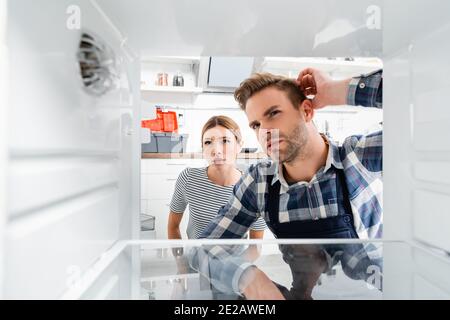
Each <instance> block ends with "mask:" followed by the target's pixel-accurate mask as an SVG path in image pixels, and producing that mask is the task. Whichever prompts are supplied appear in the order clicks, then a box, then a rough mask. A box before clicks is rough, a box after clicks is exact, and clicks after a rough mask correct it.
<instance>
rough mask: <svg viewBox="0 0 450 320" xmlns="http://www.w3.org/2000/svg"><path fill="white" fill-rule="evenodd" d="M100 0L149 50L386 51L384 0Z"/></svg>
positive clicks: (249, 52) (191, 52) (135, 44)
mask: <svg viewBox="0 0 450 320" xmlns="http://www.w3.org/2000/svg"><path fill="white" fill-rule="evenodd" d="M98 3H99V4H100V5H101V6H102V7H103V8H105V11H106V12H107V14H108V15H109V16H111V18H112V19H113V20H114V21H116V22H117V24H118V26H119V28H120V29H122V30H127V34H126V36H127V37H128V38H129V39H130V43H131V45H132V46H133V47H135V48H139V49H140V50H141V52H142V55H144V56H160V55H172V56H180V55H187V56H204V55H212V56H230V55H239V56H281V57H283V56H292V57H298V56H326V57H328V56H380V54H381V50H382V43H381V26H378V25H377V23H372V21H373V20H372V18H373V17H374V15H378V17H375V19H376V18H380V19H381V9H382V4H383V1H373V0H362V1H361V0H360V1H346V2H342V1H339V0H331V1H327V0H321V1H314V2H311V1H306V0H301V1H291V0H282V1H277V2H276V3H275V2H273V1H270V0H244V1H215V2H214V4H213V5H212V4H211V1H208V0H199V1H194V2H193V1H190V0H181V1H180V0H179V1H165V0H153V1H146V0H132V1H127V2H123V1H120V0H113V1H111V0H98ZM367 25H369V26H370V28H368V27H367ZM377 27H378V28H377Z"/></svg>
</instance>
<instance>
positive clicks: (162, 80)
mask: <svg viewBox="0 0 450 320" xmlns="http://www.w3.org/2000/svg"><path fill="white" fill-rule="evenodd" d="M167 79H168V76H167V73H164V72H160V73H158V75H157V79H156V85H158V86H167V85H169V83H168V80H167Z"/></svg>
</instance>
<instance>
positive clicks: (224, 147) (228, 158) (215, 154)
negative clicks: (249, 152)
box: [202, 126, 241, 166]
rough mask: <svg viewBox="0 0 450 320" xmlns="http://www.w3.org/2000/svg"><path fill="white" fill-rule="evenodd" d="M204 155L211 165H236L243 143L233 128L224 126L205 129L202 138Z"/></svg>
mask: <svg viewBox="0 0 450 320" xmlns="http://www.w3.org/2000/svg"><path fill="white" fill-rule="evenodd" d="M202 147H203V157H204V158H205V159H206V160H207V161H208V163H209V164H210V165H218V166H222V165H234V164H235V161H236V158H237V155H238V153H239V151H240V150H241V145H240V144H239V143H238V142H237V140H236V137H235V136H234V134H233V132H231V130H229V129H226V128H224V127H222V126H216V127H214V128H211V129H208V130H206V131H205V133H204V135H203V139H202Z"/></svg>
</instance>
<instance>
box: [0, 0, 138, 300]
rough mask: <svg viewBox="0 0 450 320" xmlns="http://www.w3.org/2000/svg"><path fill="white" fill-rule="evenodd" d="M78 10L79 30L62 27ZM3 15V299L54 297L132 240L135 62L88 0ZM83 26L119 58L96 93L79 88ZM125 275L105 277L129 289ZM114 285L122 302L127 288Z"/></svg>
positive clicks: (17, 5)
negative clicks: (107, 83)
mask: <svg viewBox="0 0 450 320" xmlns="http://www.w3.org/2000/svg"><path fill="white" fill-rule="evenodd" d="M74 6H75V9H73V8H74ZM70 8H71V9H70ZM77 9H79V13H80V18H81V20H80V22H81V24H80V26H81V29H69V28H68V27H67V24H66V23H67V20H68V19H69V17H70V15H71V14H73V12H74V11H73V10H75V11H76V10H77ZM68 10H69V11H68ZM7 19H8V20H7V32H6V36H7V38H6V43H7V49H8V56H9V70H10V72H9V74H8V77H7V79H8V82H7V83H8V91H9V101H8V107H7V112H8V115H7V116H8V126H7V130H8V131H7V134H8V142H7V143H8V144H7V148H6V150H5V151H6V154H7V198H6V206H7V207H6V209H7V210H6V216H5V217H2V218H4V219H5V223H4V225H3V230H4V234H3V233H2V236H3V247H2V251H1V252H2V253H3V257H2V258H3V260H2V262H3V265H2V268H3V277H2V282H3V285H2V297H3V298H8V299H9V298H39V299H46V298H52V299H53V298H59V297H62V296H63V295H64V294H66V295H67V293H68V292H69V291H70V290H69V289H73V288H72V287H71V284H73V281H74V277H77V276H79V277H81V276H83V275H84V274H86V273H88V272H89V268H90V267H91V266H92V265H93V264H94V263H95V262H98V261H99V260H101V258H102V255H103V254H104V252H105V251H107V250H108V249H110V248H112V247H114V245H115V244H116V243H117V241H118V240H120V239H131V238H133V237H134V236H137V235H138V229H137V228H138V219H139V209H138V206H139V155H140V150H139V149H140V145H139V140H138V136H136V134H135V133H134V132H137V129H138V126H137V125H136V123H138V120H136V119H139V105H138V102H137V101H139V99H138V98H139V92H138V90H136V89H138V86H136V87H134V86H135V85H138V84H139V82H138V79H139V70H138V69H139V62H138V59H136V58H135V57H134V56H133V54H132V52H131V51H129V50H128V49H127V48H126V47H125V46H124V39H123V38H122V37H121V34H120V32H119V31H118V30H117V29H116V28H115V26H114V25H113V24H112V23H111V21H110V20H109V19H108V17H107V16H106V15H105V14H104V12H103V11H102V10H101V8H100V7H99V6H98V5H97V4H96V2H95V1H87V0H86V1H83V0H81V1H73V0H70V1H51V0H47V1H25V0H22V1H20V0H19V1H17V0H14V1H8V2H7ZM83 30H85V31H87V32H94V33H93V34H94V35H95V36H98V37H99V38H100V39H102V40H103V41H104V42H105V43H106V44H107V45H108V46H110V47H111V49H112V50H113V51H114V53H115V56H116V59H117V66H118V68H117V74H118V80H117V86H116V88H115V89H113V90H112V91H110V92H108V93H106V94H104V95H102V96H94V95H91V94H88V93H87V92H86V91H85V90H84V88H83V85H82V80H81V76H80V70H79V65H78V61H77V51H78V45H79V41H80V36H81V32H82V31H83ZM136 195H137V196H136ZM0 244H1V242H0ZM112 265H114V263H112ZM130 267H131V266H130ZM124 270H125V268H123V263H121V268H120V271H116V272H114V271H109V272H111V274H113V275H114V277H118V278H119V279H120V281H118V282H117V283H123V282H124V279H128V280H127V281H125V283H126V284H127V285H128V286H129V287H130V286H131V281H130V276H131V272H129V270H128V271H124ZM116 287H117V286H110V289H111V290H115V289H114V288H116ZM121 289H122V290H121V292H120V294H121V297H129V295H130V291H131V287H130V288H127V287H126V286H123V285H122V287H121ZM105 290H106V289H105ZM80 294H81V293H80ZM90 295H94V296H95V293H90ZM105 296H110V295H109V294H107V293H105ZM112 296H114V297H116V295H111V297H112Z"/></svg>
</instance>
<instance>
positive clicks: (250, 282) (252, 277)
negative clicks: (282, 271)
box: [240, 267, 285, 300]
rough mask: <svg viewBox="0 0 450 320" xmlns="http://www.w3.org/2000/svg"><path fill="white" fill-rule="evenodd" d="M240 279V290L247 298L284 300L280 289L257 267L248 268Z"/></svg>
mask: <svg viewBox="0 0 450 320" xmlns="http://www.w3.org/2000/svg"><path fill="white" fill-rule="evenodd" d="M241 279H242V281H241V284H240V287H241V289H242V290H241V292H242V293H243V294H244V296H245V298H247V299H248V300H285V299H284V296H283V295H282V294H281V292H280V290H278V288H277V287H276V286H275V285H274V284H273V282H272V281H271V280H270V279H269V277H267V276H266V274H265V273H264V272H262V271H261V270H259V269H258V268H255V267H252V268H249V269H248V270H246V271H245V272H244V274H243V275H242V277H241Z"/></svg>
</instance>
